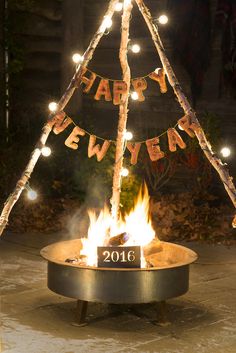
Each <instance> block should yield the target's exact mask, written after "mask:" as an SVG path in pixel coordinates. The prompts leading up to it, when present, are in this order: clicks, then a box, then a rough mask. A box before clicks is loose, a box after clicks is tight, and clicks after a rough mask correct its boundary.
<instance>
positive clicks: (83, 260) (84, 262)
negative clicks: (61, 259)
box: [65, 255, 87, 266]
mask: <svg viewBox="0 0 236 353" xmlns="http://www.w3.org/2000/svg"><path fill="white" fill-rule="evenodd" d="M65 262H67V263H69V264H77V265H80V266H86V265H87V256H86V255H79V257H73V258H68V259H66V260H65Z"/></svg>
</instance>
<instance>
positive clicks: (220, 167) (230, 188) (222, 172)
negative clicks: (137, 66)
mask: <svg viewBox="0 0 236 353" xmlns="http://www.w3.org/2000/svg"><path fill="white" fill-rule="evenodd" d="M135 1H136V3H137V5H138V7H139V10H140V12H141V13H142V15H143V18H144V20H145V22H146V24H147V26H148V29H149V31H150V33H151V36H152V39H153V42H154V45H155V47H156V49H157V52H158V54H159V57H160V60H161V63H162V65H163V68H164V70H165V72H166V75H167V78H168V81H169V83H170V85H171V86H172V88H173V90H174V92H175V95H176V97H177V99H178V101H179V104H180V106H181V107H182V108H183V110H184V112H185V114H186V115H189V116H190V117H191V121H192V122H194V123H196V124H197V125H198V129H197V130H196V131H195V134H196V137H197V139H198V142H199V145H200V147H201V149H202V150H203V152H204V154H205V156H206V157H207V159H208V160H209V162H210V163H211V164H212V166H213V167H214V168H215V170H216V171H217V173H218V174H219V176H220V179H221V181H222V182H223V185H224V187H225V189H226V191H227V193H228V195H229V197H230V199H231V201H232V202H233V205H234V207H235V208H236V189H235V186H234V183H233V178H232V177H231V176H230V175H229V171H228V169H227V167H226V164H223V163H222V161H221V160H220V159H219V158H218V157H217V156H216V155H215V154H214V152H213V151H212V148H211V144H210V142H209V141H208V140H207V138H206V135H205V133H204V131H203V129H202V127H201V125H200V123H199V121H198V119H197V118H196V114H195V112H194V110H193V109H192V107H191V105H190V103H189V102H188V99H187V98H186V96H185V95H184V93H183V90H182V88H181V86H180V84H179V82H178V80H177V78H176V76H175V73H174V71H173V69H172V67H171V65H170V62H169V60H168V58H167V56H166V54H165V49H164V47H163V44H162V42H161V39H160V36H159V33H158V29H157V26H156V25H155V24H154V22H153V19H152V16H151V13H150V11H149V9H148V8H147V6H146V5H145V4H144V1H143V0H135ZM232 225H233V227H236V216H235V218H234V220H233V222H232Z"/></svg>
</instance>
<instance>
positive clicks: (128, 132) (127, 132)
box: [125, 131, 133, 141]
mask: <svg viewBox="0 0 236 353" xmlns="http://www.w3.org/2000/svg"><path fill="white" fill-rule="evenodd" d="M132 138H133V134H132V132H130V131H126V133H125V139H126V140H127V141H130V140H132Z"/></svg>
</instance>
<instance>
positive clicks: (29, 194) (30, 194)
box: [27, 189, 38, 201]
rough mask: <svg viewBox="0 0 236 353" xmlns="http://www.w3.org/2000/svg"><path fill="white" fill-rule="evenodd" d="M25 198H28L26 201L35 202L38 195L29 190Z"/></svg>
mask: <svg viewBox="0 0 236 353" xmlns="http://www.w3.org/2000/svg"><path fill="white" fill-rule="evenodd" d="M27 197H28V199H29V200H32V201H34V200H36V199H37V197H38V194H37V192H36V191H34V190H32V189H30V190H28V191H27Z"/></svg>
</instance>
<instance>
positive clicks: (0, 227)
mask: <svg viewBox="0 0 236 353" xmlns="http://www.w3.org/2000/svg"><path fill="white" fill-rule="evenodd" d="M117 2H118V0H110V2H109V5H108V9H107V11H106V13H105V16H108V17H112V16H113V14H114V11H115V5H116V3H117ZM105 30H106V28H104V26H103V25H102V24H101V25H100V26H99V28H98V30H97V32H96V33H95V34H94V36H93V38H92V40H91V42H90V44H89V46H88V48H87V50H86V52H85V53H84V61H83V64H82V65H81V66H79V67H78V69H77V71H76V73H75V74H74V76H73V78H72V80H71V81H70V84H69V86H68V87H67V89H66V91H65V93H64V95H63V96H62V97H61V99H60V101H59V102H58V109H57V110H58V111H61V110H63V109H64V107H65V106H66V105H67V103H68V102H69V100H70V98H71V97H72V95H73V93H74V90H75V88H76V84H77V82H78V81H79V80H80V77H81V75H82V72H83V69H84V68H85V67H86V66H87V65H88V63H89V61H90V60H91V59H92V57H93V53H94V51H95V49H96V47H97V45H98V43H99V42H100V39H101V38H102V36H103V35H104V32H105ZM51 119H53V115H51V116H50V117H49V119H48V121H50V120H51ZM50 132H51V127H50V124H48V123H46V124H45V125H44V127H43V129H42V133H41V136H40V138H39V140H38V143H37V145H36V147H35V149H34V150H33V152H32V154H31V158H30V161H29V163H28V164H27V166H26V168H25V170H24V171H23V173H22V175H21V178H20V179H19V181H18V182H17V184H16V187H15V189H14V191H13V193H12V194H10V195H9V197H8V199H7V200H6V202H5V204H4V207H3V210H2V213H1V216H0V236H1V235H2V233H3V231H4V229H5V227H6V225H7V222H8V217H9V214H10V212H11V210H12V208H13V206H14V205H15V203H16V202H17V200H18V199H19V197H20V195H21V193H22V191H23V190H24V188H25V185H26V183H27V182H28V180H29V179H30V176H31V174H32V172H33V170H34V167H35V165H36V163H37V161H38V159H39V157H40V155H41V151H40V147H41V146H42V145H44V144H45V143H46V141H47V139H48V136H49V134H50Z"/></svg>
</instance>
